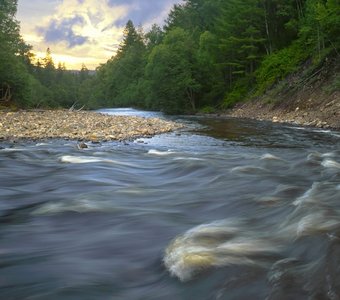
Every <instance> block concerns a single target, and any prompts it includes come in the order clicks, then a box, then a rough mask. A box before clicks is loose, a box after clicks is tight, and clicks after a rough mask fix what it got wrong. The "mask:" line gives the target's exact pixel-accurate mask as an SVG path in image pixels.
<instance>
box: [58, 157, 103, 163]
mask: <svg viewBox="0 0 340 300" xmlns="http://www.w3.org/2000/svg"><path fill="white" fill-rule="evenodd" d="M60 161H61V162H63V163H71V164H87V163H96V162H103V161H105V160H104V159H101V158H97V157H91V156H71V155H63V156H62V157H61V158H60Z"/></svg>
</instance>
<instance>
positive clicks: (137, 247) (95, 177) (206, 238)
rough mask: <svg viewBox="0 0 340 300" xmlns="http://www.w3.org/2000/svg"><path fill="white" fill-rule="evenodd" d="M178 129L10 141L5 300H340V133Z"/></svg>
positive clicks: (4, 206)
mask: <svg viewBox="0 0 340 300" xmlns="http://www.w3.org/2000/svg"><path fill="white" fill-rule="evenodd" d="M104 112H105V113H111V114H125V115H126V114H127V115H131V114H137V115H141V116H147V117H149V116H152V117H154V116H160V117H162V118H165V116H163V115H160V114H156V113H151V112H141V111H135V110H132V109H125V110H113V109H110V110H105V111H104ZM172 119H178V120H179V121H181V122H184V123H185V124H186V125H187V127H186V128H185V129H183V130H180V131H178V132H174V133H169V134H163V135H159V136H155V137H152V138H141V139H137V140H135V141H127V142H105V143H102V144H91V143H89V147H88V148H87V149H78V147H77V142H75V141H66V140H47V141H40V142H34V141H26V142H23V141H21V142H16V143H13V142H8V141H1V142H0V170H1V172H0V182H1V184H0V197H1V200H0V221H1V223H0V298H1V299H4V300H5V299H6V300H11V299H13V300H14V299H20V300H23V299H48V300H54V299H63V300H68V299H81V300H87V299H89V300H90V299H91V300H92V299H95V300H97V299H111V300H112V299H124V300H125V299H133V300H135V299H138V300H139V299H140V300H142V299H146V300H151V299H169V300H174V299H188V300H191V299H202V300H206V299H228V300H230V299H261V300H262V299H289V300H291V299H332V300H333V299H339V297H340V147H339V146H340V132H337V131H331V130H320V129H314V128H303V127H296V126H290V125H284V124H273V123H267V122H258V121H250V120H240V119H228V118H203V117H173V118H172Z"/></svg>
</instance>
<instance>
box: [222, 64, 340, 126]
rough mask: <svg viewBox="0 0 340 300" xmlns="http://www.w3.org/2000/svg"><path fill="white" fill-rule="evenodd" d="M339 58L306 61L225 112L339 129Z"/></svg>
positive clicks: (236, 115) (240, 116)
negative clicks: (287, 74) (247, 99)
mask: <svg viewBox="0 0 340 300" xmlns="http://www.w3.org/2000/svg"><path fill="white" fill-rule="evenodd" d="M339 74H340V58H339V57H335V58H325V59H324V60H323V61H322V62H321V63H320V64H319V65H316V66H313V65H312V64H311V62H306V63H305V64H304V65H303V66H301V68H300V69H299V70H298V71H297V72H296V73H294V74H291V75H289V76H288V77H287V78H285V79H283V80H282V81H280V82H278V83H277V84H276V85H274V86H273V87H272V88H271V89H269V90H267V91H266V93H265V94H264V95H262V96H261V97H257V98H254V99H251V100H250V101H247V102H244V103H240V104H238V105H236V106H235V107H234V108H233V109H232V110H231V111H230V112H228V113H227V114H228V115H229V116H232V117H238V118H252V119H258V120H269V121H273V122H282V123H292V124H297V125H302V126H314V127H319V128H334V129H337V130H339V129H340V77H339Z"/></svg>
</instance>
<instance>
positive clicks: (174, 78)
mask: <svg viewBox="0 0 340 300" xmlns="http://www.w3.org/2000/svg"><path fill="white" fill-rule="evenodd" d="M193 65H194V57H193V47H192V41H191V39H190V36H189V34H188V33H187V32H186V31H184V30H183V29H182V28H174V29H172V30H171V31H170V32H168V34H167V35H166V36H165V38H164V42H163V43H162V44H160V45H158V46H156V47H155V48H154V49H153V51H152V53H151V54H150V56H149V60H148V64H147V66H146V76H147V80H148V82H149V95H148V96H149V104H150V105H151V106H152V107H153V108H158V109H162V110H164V111H165V112H166V113H171V114H174V113H179V112H183V111H186V110H187V111H188V110H191V111H195V109H196V93H197V92H198V90H199V88H200V86H199V84H198V82H197V81H196V80H195V78H194V76H193V75H194V73H193Z"/></svg>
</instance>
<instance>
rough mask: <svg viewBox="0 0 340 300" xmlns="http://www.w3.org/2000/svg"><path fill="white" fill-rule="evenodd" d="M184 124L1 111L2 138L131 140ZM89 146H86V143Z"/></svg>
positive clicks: (82, 113)
mask: <svg viewBox="0 0 340 300" xmlns="http://www.w3.org/2000/svg"><path fill="white" fill-rule="evenodd" d="M182 127H183V125H182V124H179V123H176V122H171V121H166V120H162V119H158V118H142V117H136V116H110V115H105V114H100V113H96V112H88V111H80V112H75V111H73V112H70V111H68V110H45V111H42V112H41V111H39V112H36V111H18V112H0V139H7V140H10V139H22V138H24V139H46V138H61V139H72V140H78V141H84V142H82V143H80V144H78V147H79V148H80V149H84V148H86V146H87V145H86V143H85V141H90V142H92V143H100V142H103V141H109V140H120V141H123V140H128V139H135V138H138V137H145V136H153V135H155V134H160V133H165V132H169V131H174V130H177V129H179V128H182ZM85 145H86V146H85Z"/></svg>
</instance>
